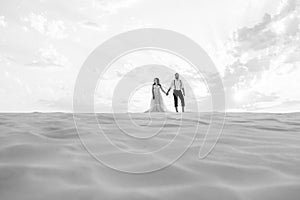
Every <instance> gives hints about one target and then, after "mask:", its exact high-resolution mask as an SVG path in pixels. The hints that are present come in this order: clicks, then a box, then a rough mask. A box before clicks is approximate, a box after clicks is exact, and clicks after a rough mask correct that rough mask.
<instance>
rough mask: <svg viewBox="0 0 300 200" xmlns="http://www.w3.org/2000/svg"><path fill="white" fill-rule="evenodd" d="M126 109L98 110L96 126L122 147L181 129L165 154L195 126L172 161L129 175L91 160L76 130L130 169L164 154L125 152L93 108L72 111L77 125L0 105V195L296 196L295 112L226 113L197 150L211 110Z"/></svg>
mask: <svg viewBox="0 0 300 200" xmlns="http://www.w3.org/2000/svg"><path fill="white" fill-rule="evenodd" d="M130 116H131V118H130V119H129V118H127V117H126V116H125V115H124V114H115V115H112V114H98V115H97V119H98V121H99V123H100V127H99V128H101V129H102V131H104V132H105V134H107V135H108V136H109V138H110V139H111V140H112V141H113V142H114V144H115V145H116V146H117V147H118V148H119V149H122V150H126V151H129V152H131V151H132V152H152V151H155V150H156V149H157V148H161V147H164V145H166V144H168V143H169V142H170V141H172V139H174V137H175V135H176V134H178V133H179V134H178V138H177V140H176V141H175V142H176V143H175V144H176V145H174V146H171V147H170V149H169V151H168V153H169V154H168V155H170V156H172V154H175V153H177V151H178V149H180V148H181V147H183V146H185V145H186V144H187V141H192V139H193V137H194V128H195V127H196V126H199V127H198V128H199V129H198V132H197V135H196V138H195V140H194V142H193V143H192V145H191V147H190V148H189V149H188V150H187V151H186V152H185V153H184V154H183V155H182V156H181V157H180V158H179V160H177V161H176V162H175V163H174V164H172V165H170V166H169V167H166V168H164V169H161V170H158V171H156V172H153V173H144V174H139V175H137V174H136V175H132V174H128V173H122V172H119V171H116V170H113V169H110V168H109V167H107V166H105V165H103V164H101V163H99V162H97V161H96V160H95V159H94V158H93V157H91V155H90V154H89V153H88V152H87V151H86V149H85V148H84V146H83V145H82V142H81V141H80V138H81V139H83V140H84V141H87V143H90V144H93V145H94V146H95V149H97V148H98V147H99V151H100V152H98V153H100V154H102V155H103V156H105V157H107V158H110V159H111V160H115V161H116V162H115V163H116V164H117V165H119V166H120V167H121V168H122V167H123V168H125V169H128V170H130V169H135V168H138V166H141V167H143V166H147V167H150V168H151V166H155V165H156V164H159V163H160V162H164V161H166V159H167V156H168V155H165V156H157V157H153V162H149V161H146V160H145V162H144V161H143V160H137V161H136V162H134V161H130V162H129V161H126V160H124V157H122V153H121V152H119V151H116V150H115V149H114V148H110V143H109V142H108V141H107V140H99V139H98V137H97V134H99V133H97V132H99V130H95V121H94V120H93V118H94V116H93V115H88V114H86V115H83V116H81V117H80V120H78V121H77V128H78V129H79V134H78V132H77V130H76V127H75V123H74V120H73V115H72V114H63V113H52V114H49V113H32V114H0V199H1V200H14V199H18V200H19V199H22V200H27V199H28V200H35V199H49V200H50V199H51V200H53V199H63V200H67V199H70V200H76V199H97V200H98V199H104V200H109V199H122V200H124V199H128V200H134V199H164V200H165V199H172V200H174V199H178V200H182V199H186V200H188V199H197V200H199V199H218V200H219V199H222V200H225V199H228V200H235V199H242V200H247V199H255V200H260V199H261V200H268V199H270V200H276V199H278V200H283V199H284V200H299V199H300V113H291V114H251V113H230V114H227V117H226V122H225V125H224V129H223V133H222V135H221V137H220V139H219V141H218V143H217V145H216V146H215V148H214V149H213V151H212V152H211V153H210V154H209V155H208V157H206V158H205V159H202V160H200V159H199V158H198V153H199V149H200V146H201V144H202V142H203V140H204V136H205V133H206V131H207V130H208V127H209V123H210V114H209V113H204V114H200V118H199V117H198V115H197V114H196V113H184V114H183V115H182V119H181V115H180V114H175V113H167V114H153V115H151V116H149V115H148V114H131V115H130ZM120 127H121V128H120ZM124 130H125V131H124ZM124 132H125V133H127V134H129V135H126V134H124ZM79 136H80V137H79ZM134 137H144V138H147V140H146V139H144V140H143V139H142V140H133V139H132V138H134ZM148 137H149V138H148ZM148 140H149V141H148ZM208 142H213V141H208ZM168 148H169V147H168Z"/></svg>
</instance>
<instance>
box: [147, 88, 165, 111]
mask: <svg viewBox="0 0 300 200" xmlns="http://www.w3.org/2000/svg"><path fill="white" fill-rule="evenodd" d="M153 93H154V99H153V98H151V103H150V109H149V111H148V112H166V111H167V109H166V107H165V104H164V101H163V98H162V96H161V93H160V86H159V85H154V86H153Z"/></svg>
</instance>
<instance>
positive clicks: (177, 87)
mask: <svg viewBox="0 0 300 200" xmlns="http://www.w3.org/2000/svg"><path fill="white" fill-rule="evenodd" d="M170 88H171V89H174V90H181V89H182V88H183V83H182V81H181V80H180V79H178V80H177V79H174V80H172V82H171V85H170Z"/></svg>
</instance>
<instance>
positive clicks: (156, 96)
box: [149, 73, 185, 112]
mask: <svg viewBox="0 0 300 200" xmlns="http://www.w3.org/2000/svg"><path fill="white" fill-rule="evenodd" d="M172 88H173V96H174V106H175V110H176V112H178V97H179V99H180V101H181V106H182V112H184V105H185V104H184V96H185V91H184V87H183V83H182V81H181V80H180V79H179V74H178V73H176V74H175V79H174V80H172V82H171V85H170V87H169V89H168V91H167V92H165V91H164V89H163V87H162V86H161V85H160V83H159V78H155V79H154V83H153V85H152V99H151V104H150V110H149V112H166V111H167V109H166V107H165V105H164V102H163V99H162V96H161V93H160V90H162V91H163V93H165V94H166V95H167V96H168V95H169V91H170V90H171V89H172Z"/></svg>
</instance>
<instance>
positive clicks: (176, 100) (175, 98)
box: [173, 92, 178, 112]
mask: <svg viewBox="0 0 300 200" xmlns="http://www.w3.org/2000/svg"><path fill="white" fill-rule="evenodd" d="M173 97H174V106H175V110H176V112H178V109H177V107H178V97H177V95H176V94H175V92H173Z"/></svg>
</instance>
